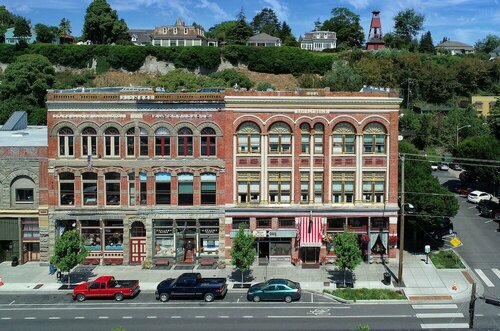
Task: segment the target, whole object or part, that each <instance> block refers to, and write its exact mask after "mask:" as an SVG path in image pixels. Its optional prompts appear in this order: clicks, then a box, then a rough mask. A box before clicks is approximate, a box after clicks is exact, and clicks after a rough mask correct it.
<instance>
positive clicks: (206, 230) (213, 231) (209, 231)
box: [200, 228, 219, 234]
mask: <svg viewBox="0 0 500 331" xmlns="http://www.w3.org/2000/svg"><path fill="white" fill-rule="evenodd" d="M200 233H201V234H218V233H219V228H200Z"/></svg>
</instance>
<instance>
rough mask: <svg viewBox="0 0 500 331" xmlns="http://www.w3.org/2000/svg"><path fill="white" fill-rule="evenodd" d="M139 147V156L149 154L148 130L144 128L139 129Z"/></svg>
mask: <svg viewBox="0 0 500 331" xmlns="http://www.w3.org/2000/svg"><path fill="white" fill-rule="evenodd" d="M139 143H140V146H139V149H140V155H141V156H148V155H149V148H148V145H149V144H148V131H147V130H146V129H144V128H140V129H139Z"/></svg>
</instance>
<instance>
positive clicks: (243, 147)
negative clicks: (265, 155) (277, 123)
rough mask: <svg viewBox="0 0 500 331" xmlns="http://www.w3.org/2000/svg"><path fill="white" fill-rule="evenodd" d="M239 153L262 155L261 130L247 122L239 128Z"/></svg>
mask: <svg viewBox="0 0 500 331" xmlns="http://www.w3.org/2000/svg"><path fill="white" fill-rule="evenodd" d="M238 153H260V128H259V126H258V125H257V124H255V123H253V122H245V123H243V124H241V125H240V127H239V128H238Z"/></svg>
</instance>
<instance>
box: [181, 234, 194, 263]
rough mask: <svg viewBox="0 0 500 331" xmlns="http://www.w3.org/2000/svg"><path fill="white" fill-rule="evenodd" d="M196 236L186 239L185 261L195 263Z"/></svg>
mask: <svg viewBox="0 0 500 331" xmlns="http://www.w3.org/2000/svg"><path fill="white" fill-rule="evenodd" d="M194 251H195V238H185V239H184V261H183V262H184V263H193V261H194V258H195V252H194Z"/></svg>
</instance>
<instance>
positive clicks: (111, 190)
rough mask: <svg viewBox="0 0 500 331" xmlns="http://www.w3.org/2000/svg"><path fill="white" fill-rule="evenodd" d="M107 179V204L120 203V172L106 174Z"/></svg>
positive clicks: (115, 204) (116, 204)
mask: <svg viewBox="0 0 500 331" xmlns="http://www.w3.org/2000/svg"><path fill="white" fill-rule="evenodd" d="M104 180H105V181H106V205H107V206H118V205H120V174H119V173H117V172H108V173H107V174H105V175H104Z"/></svg>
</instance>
